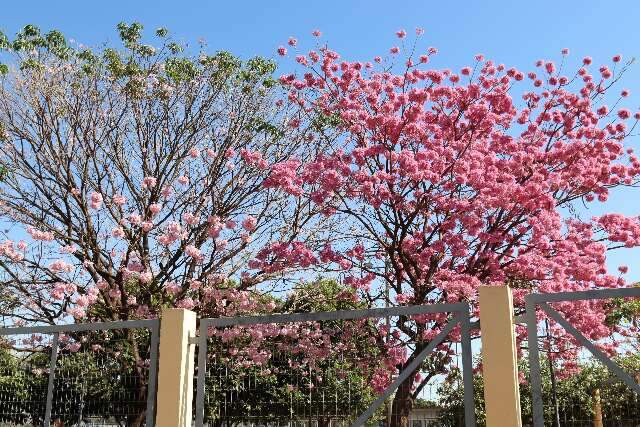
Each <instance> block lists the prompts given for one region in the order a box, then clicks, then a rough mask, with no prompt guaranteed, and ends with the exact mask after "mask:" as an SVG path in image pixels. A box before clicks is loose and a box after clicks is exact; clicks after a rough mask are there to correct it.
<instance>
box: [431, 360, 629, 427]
mask: <svg viewBox="0 0 640 427" xmlns="http://www.w3.org/2000/svg"><path fill="white" fill-rule="evenodd" d="M616 362H617V363H618V364H619V365H620V366H621V367H623V369H624V370H625V371H626V372H628V373H634V372H640V356H637V355H632V356H627V357H624V358H620V359H617V360H616ZM540 365H541V366H540V367H541V370H542V373H541V378H542V401H543V402H544V413H545V420H547V421H549V422H550V421H551V420H553V419H554V414H555V409H554V406H553V405H552V402H553V399H552V392H551V374H550V371H549V365H548V363H547V361H546V360H545V359H544V358H543V359H542V360H541V364H540ZM519 370H520V372H521V373H522V374H523V375H524V377H525V378H529V368H528V364H527V363H526V362H524V361H521V362H520V366H519ZM556 374H557V372H556ZM473 384H474V390H473V391H474V401H475V413H476V420H477V425H478V426H479V427H482V426H485V425H486V415H485V411H484V407H485V406H484V405H485V402H484V381H483V378H482V375H481V374H476V375H474V378H473ZM556 384H557V385H556V395H557V401H558V406H559V408H560V415H561V421H562V422H563V423H566V425H573V424H571V423H573V422H576V423H578V422H585V421H587V422H588V421H589V420H592V419H593V393H594V391H595V390H596V389H598V390H599V391H600V396H601V405H602V412H603V415H604V417H605V419H607V420H609V421H610V422H612V423H613V424H611V425H621V424H619V423H622V421H623V420H625V419H626V420H629V419H638V418H640V407H638V405H637V401H638V398H639V396H637V395H636V394H635V393H634V392H633V391H632V390H631V389H629V387H627V386H626V385H625V384H624V383H622V382H621V381H619V380H617V378H616V377H613V376H612V374H611V373H610V372H609V371H608V369H607V368H606V367H604V366H603V365H602V364H601V363H599V362H597V361H593V360H591V361H588V362H585V363H584V364H583V365H582V366H581V370H580V372H579V373H577V374H576V375H573V376H571V377H568V378H565V379H560V380H558V381H557V383H556ZM439 394H440V396H441V398H440V401H439V405H440V406H441V408H442V410H441V413H440V422H441V423H442V424H441V425H442V426H444V427H447V426H451V427H453V426H457V425H460V424H457V423H459V422H460V420H461V419H464V418H461V417H463V414H464V405H463V396H464V395H463V387H462V378H461V375H460V373H459V372H458V371H454V372H452V374H451V375H450V377H449V378H448V379H447V381H445V382H444V383H443V384H442V386H441V387H440V389H439ZM520 407H521V410H522V422H523V425H531V423H532V405H531V386H530V384H529V382H525V383H521V384H520ZM563 425H565V424H563Z"/></svg>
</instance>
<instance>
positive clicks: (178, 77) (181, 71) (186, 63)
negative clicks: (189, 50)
mask: <svg viewBox="0 0 640 427" xmlns="http://www.w3.org/2000/svg"><path fill="white" fill-rule="evenodd" d="M165 70H166V72H167V77H169V78H170V79H171V80H173V81H174V82H175V83H180V82H183V81H189V80H191V79H194V78H195V77H196V76H197V75H198V67H197V65H196V64H195V63H194V62H193V61H191V60H190V59H188V58H169V59H167V62H166V63H165Z"/></svg>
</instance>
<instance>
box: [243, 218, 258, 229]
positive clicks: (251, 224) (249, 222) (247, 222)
mask: <svg viewBox="0 0 640 427" xmlns="http://www.w3.org/2000/svg"><path fill="white" fill-rule="evenodd" d="M256 223H257V220H256V219H255V218H254V217H252V216H251V215H249V216H247V217H246V218H245V219H244V220H243V221H242V228H244V229H245V230H247V231H248V232H252V231H253V230H255V228H256Z"/></svg>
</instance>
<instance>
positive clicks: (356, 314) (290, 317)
mask: <svg viewBox="0 0 640 427" xmlns="http://www.w3.org/2000/svg"><path fill="white" fill-rule="evenodd" d="M464 310H468V305H467V304H466V303H455V304H431V305H412V306H402V307H389V308H370V309H365V310H337V311H322V312H316V313H297V314H272V315H268V316H245V317H220V318H212V319H201V322H205V323H207V324H208V325H209V326H213V327H217V328H220V327H224V326H236V325H256V324H259V323H295V322H313V321H319V320H348V319H363V318H370V317H385V316H410V315H414V314H425V313H446V312H456V313H460V312H462V311H464Z"/></svg>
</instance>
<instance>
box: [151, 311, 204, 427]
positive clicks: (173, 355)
mask: <svg viewBox="0 0 640 427" xmlns="http://www.w3.org/2000/svg"><path fill="white" fill-rule="evenodd" d="M195 335H196V314H195V313H194V312H193V311H189V310H184V309H180V308H168V309H164V310H162V317H161V319H160V350H159V355H158V356H159V359H158V391H157V403H156V408H157V410H156V425H155V427H190V426H191V418H192V414H191V401H192V398H193V370H194V350H195V346H194V345H193V344H190V343H189V338H191V337H195Z"/></svg>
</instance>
